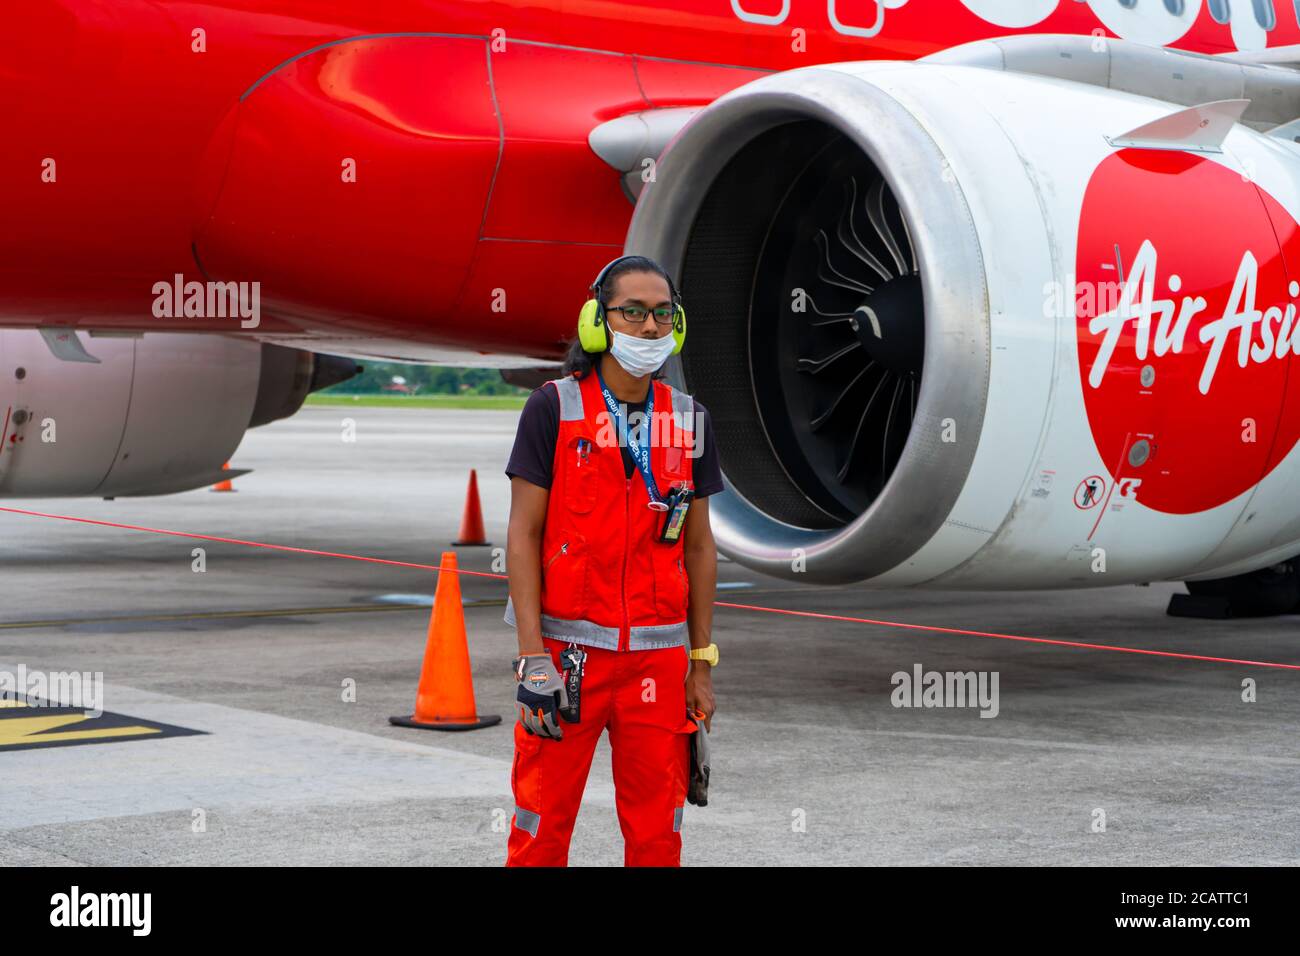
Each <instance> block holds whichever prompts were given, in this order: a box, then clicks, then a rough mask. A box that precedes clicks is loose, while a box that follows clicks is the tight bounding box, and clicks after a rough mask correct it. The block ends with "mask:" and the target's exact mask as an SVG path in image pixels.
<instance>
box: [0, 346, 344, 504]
mask: <svg viewBox="0 0 1300 956" xmlns="http://www.w3.org/2000/svg"><path fill="white" fill-rule="evenodd" d="M86 350H87V352H89V353H90V354H91V355H92V356H94V357H95V358H97V359H99V362H98V363H91V362H70V361H63V360H60V359H58V358H56V357H55V356H54V355H53V354H52V353H51V351H50V350H49V349H48V348H47V347H46V345H45V343H44V341H42V339H41V337H40V335H39V333H36V332H32V331H25V330H0V420H3V422H4V429H3V433H2V434H0V497H31V498H54V497H81V496H91V495H93V496H102V497H116V496H119V495H121V496H126V495H162V494H170V493H173V492H177V491H187V490H189V489H191V488H200V487H203V486H204V485H209V484H213V483H214V482H216V481H219V480H221V477H222V464H223V463H224V462H226V461H227V460H229V458H230V457H231V455H232V454H233V453H234V451H235V448H237V447H238V445H239V442H240V440H241V439H242V438H243V436H244V432H245V430H247V429H248V428H251V427H254V426H256V425H262V424H265V423H267V422H270V421H275V420H276V419H279V418H285V417H287V416H289V415H292V414H293V413H294V412H296V411H297V410H298V409H299V408H300V407H301V406H302V402H303V399H304V398H305V397H306V396H307V394H308V393H309V392H312V391H315V390H316V389H318V388H323V387H325V386H327V385H331V384H334V383H335V382H339V381H343V380H345V379H347V378H349V377H351V376H352V375H354V374H355V373H356V372H357V371H358V369H359V366H357V365H356V363H355V362H353V361H352V360H351V359H344V358H339V357H337V356H330V355H315V354H313V353H311V352H303V351H300V350H298V349H290V348H284V347H282V346H278V345H267V344H261V343H258V342H253V341H249V340H246V339H237V338H230V337H226V336H220V335H198V334H195V335H189V334H170V333H169V334H152V333H151V334H146V335H143V336H135V337H129V336H128V337H123V336H105V337H91V338H89V339H88V340H86ZM236 473H242V472H236ZM229 474H230V473H229V472H227V473H226V475H227V476H228V475H229Z"/></svg>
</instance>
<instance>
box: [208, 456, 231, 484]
mask: <svg viewBox="0 0 1300 956" xmlns="http://www.w3.org/2000/svg"><path fill="white" fill-rule="evenodd" d="M221 470H222V471H229V470H230V462H226V463H225V464H224V465H222V466H221ZM209 490H210V491H234V490H235V488H234V486H233V485H232V484H231V483H230V479H229V478H227V479H226V480H225V481H219V482H217V483H216V484H215V485H213V486H212V487H211V489H209Z"/></svg>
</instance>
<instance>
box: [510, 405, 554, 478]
mask: <svg viewBox="0 0 1300 956" xmlns="http://www.w3.org/2000/svg"><path fill="white" fill-rule="evenodd" d="M559 433H560V395H559V392H557V391H556V390H555V386H554V385H543V386H541V387H540V388H535V389H533V393H532V394H531V395H529V396H528V400H527V401H526V402H524V408H523V411H521V412H520V413H519V427H518V429H517V430H516V431H515V446H514V448H513V449H511V451H510V461H509V462H508V463H507V464H506V474H507V475H508V476H510V477H512V478H513V477H514V476H515V475H518V476H519V477H520V478H523V479H525V480H527V481H531V482H532V483H533V484H535V485H540V486H541V487H543V488H550V487H551V469H552V467H553V466H554V464H555V440H556V438H557V437H558V436H559Z"/></svg>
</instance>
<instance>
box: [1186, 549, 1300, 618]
mask: <svg viewBox="0 0 1300 956" xmlns="http://www.w3.org/2000/svg"><path fill="white" fill-rule="evenodd" d="M1186 585H1187V591H1188V593H1187V594H1175V595H1174V596H1173V597H1171V598H1170V599H1169V607H1168V609H1167V610H1166V611H1165V613H1166V614H1169V615H1171V616H1173V617H1199V618H1229V617H1268V616H1271V615H1274V614H1290V613H1291V612H1293V611H1295V610H1297V605H1300V558H1292V559H1290V560H1287V561H1282V562H1280V563H1278V564H1275V565H1273V566H1272V567H1268V568H1260V569H1259V570H1258V571H1249V572H1247V573H1246V574H1238V575H1235V576H1233V577H1230V578H1217V579H1215V580H1211V581H1188V582H1186Z"/></svg>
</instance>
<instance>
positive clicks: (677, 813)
mask: <svg viewBox="0 0 1300 956" xmlns="http://www.w3.org/2000/svg"><path fill="white" fill-rule="evenodd" d="M685 809H686V808H685V807H678V808H677V809H675V810H673V832H674V833H680V832H681V829H682V811H683V810H685ZM533 836H537V834H536V833H534V834H533Z"/></svg>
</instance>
